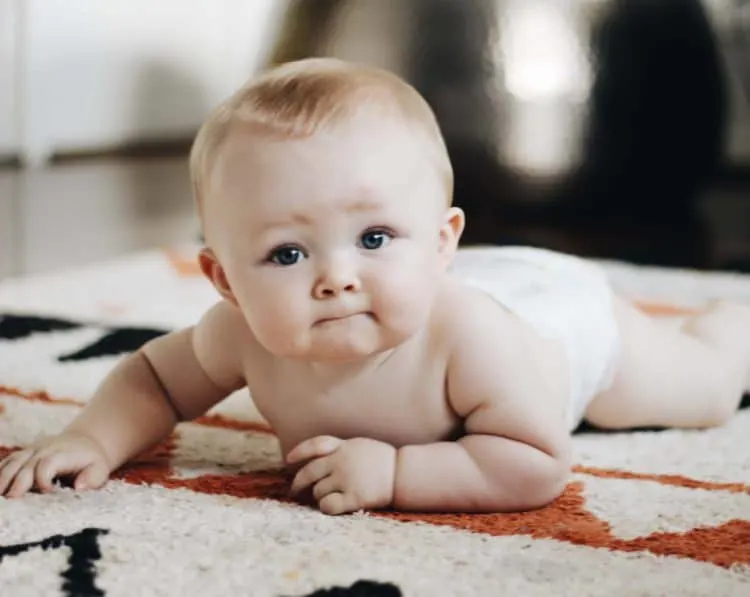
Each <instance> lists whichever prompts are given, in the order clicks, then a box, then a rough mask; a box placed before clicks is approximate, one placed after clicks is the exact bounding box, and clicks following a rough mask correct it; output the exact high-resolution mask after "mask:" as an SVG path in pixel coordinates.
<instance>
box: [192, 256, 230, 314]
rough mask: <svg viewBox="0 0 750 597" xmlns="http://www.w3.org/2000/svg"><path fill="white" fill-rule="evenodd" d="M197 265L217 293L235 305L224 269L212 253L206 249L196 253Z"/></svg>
mask: <svg viewBox="0 0 750 597" xmlns="http://www.w3.org/2000/svg"><path fill="white" fill-rule="evenodd" d="M198 263H199V264H200V268H201V271H202V272H203V275H204V276H206V278H208V280H209V282H211V284H213V285H214V288H216V290H217V292H218V293H219V294H220V295H221V296H222V297H223V298H225V299H226V300H228V301H229V302H230V303H232V304H233V305H237V299H236V298H235V296H234V293H233V292H232V288H231V286H229V282H228V281H227V276H226V273H224V268H223V267H222V266H221V263H219V260H218V259H217V257H216V255H215V254H214V252H213V251H212V250H211V249H208V248H203V249H201V250H200V253H198Z"/></svg>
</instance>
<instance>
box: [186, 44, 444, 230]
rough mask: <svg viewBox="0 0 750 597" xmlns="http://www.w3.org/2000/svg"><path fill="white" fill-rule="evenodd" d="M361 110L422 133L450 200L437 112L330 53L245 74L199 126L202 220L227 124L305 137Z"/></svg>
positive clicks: (377, 74)
mask: <svg viewBox="0 0 750 597" xmlns="http://www.w3.org/2000/svg"><path fill="white" fill-rule="evenodd" d="M363 110H365V111H368V112H369V113H373V112H374V113H377V114H379V115H385V116H386V117H391V118H394V117H395V118H398V119H400V120H402V121H403V122H404V123H405V124H407V125H409V126H412V128H413V129H414V130H415V132H416V133H417V134H418V136H420V137H422V139H423V140H424V145H425V150H426V152H427V153H428V155H430V157H431V159H432V160H433V162H434V163H435V166H436V168H437V170H438V175H439V176H440V177H441V178H442V180H443V182H444V185H445V189H446V195H447V200H448V203H450V202H451V198H452V195H453V171H452V168H451V165H450V160H449V158H448V153H447V150H446V147H445V143H444V140H443V137H442V134H441V132H440V128H439V126H438V123H437V121H436V119H435V115H434V113H433V112H432V110H431V108H430V107H429V105H428V104H427V102H426V101H425V100H424V98H423V97H422V96H421V95H420V94H419V93H418V92H417V91H416V90H415V89H414V88H413V87H412V86H410V85H409V84H407V83H406V82H405V81H403V80H402V79H400V78H399V77H397V76H396V75H393V74H391V73H389V72H387V71H384V70H381V69H377V68H373V67H366V66H361V65H355V64H352V63H348V62H344V61H340V60H336V59H330V58H308V59H304V60H298V61H294V62H287V63H284V64H282V65H280V66H276V67H274V68H271V69H269V70H267V71H265V72H264V73H262V74H261V75H260V76H258V77H255V78H253V79H251V80H250V81H249V82H248V83H247V84H245V85H244V86H243V87H241V88H240V89H239V90H238V91H236V92H235V93H234V94H233V95H232V96H230V97H229V98H228V99H227V100H226V101H224V102H223V103H221V104H220V105H219V106H217V107H216V108H215V109H214V110H213V111H212V112H211V114H210V115H209V117H208V119H207V120H206V121H205V122H204V123H203V125H202V126H201V128H200V130H199V131H198V134H197V136H196V138H195V141H194V143H193V146H192V149H191V152H190V175H191V180H192V185H193V194H194V198H195V201H196V204H197V207H198V212H199V215H200V217H201V220H203V215H204V214H203V211H204V209H203V208H204V204H205V196H206V191H207V186H208V184H207V183H208V181H209V179H210V175H211V171H212V168H213V166H214V161H215V159H216V156H217V154H218V152H219V151H220V149H221V145H222V144H223V143H224V141H225V140H226V138H227V137H228V135H229V132H230V130H231V129H232V128H233V127H235V126H239V127H243V128H245V129H246V130H251V131H253V132H257V133H259V134H261V135H266V136H273V137H281V138H290V139H293V138H304V137H307V136H311V135H313V134H314V133H315V132H317V131H319V130H321V129H323V128H326V127H331V126H335V125H337V124H340V123H342V122H345V121H347V120H348V119H351V118H353V117H354V116H355V114H358V113H360V112H361V111H363Z"/></svg>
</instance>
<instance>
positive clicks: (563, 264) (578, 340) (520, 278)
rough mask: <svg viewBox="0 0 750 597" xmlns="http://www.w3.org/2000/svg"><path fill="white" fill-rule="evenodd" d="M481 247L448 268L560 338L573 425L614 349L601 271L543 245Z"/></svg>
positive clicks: (603, 385)
mask: <svg viewBox="0 0 750 597" xmlns="http://www.w3.org/2000/svg"><path fill="white" fill-rule="evenodd" d="M481 252H482V257H481V259H480V260H474V261H472V259H471V258H470V257H469V256H467V255H466V254H464V255H463V256H462V257H463V258H461V259H458V260H457V263H456V266H455V267H454V273H455V274H456V275H457V276H458V277H459V278H461V279H463V280H465V281H466V282H467V283H469V284H471V285H473V286H476V287H479V288H481V289H482V290H484V291H485V292H487V293H489V294H490V295H492V296H493V297H494V298H495V299H496V300H497V301H499V302H500V303H501V304H502V305H504V306H505V307H506V308H507V309H509V310H510V311H512V312H513V313H515V314H516V315H518V316H519V317H520V318H522V319H523V320H524V321H526V322H527V323H529V324H530V325H532V326H533V327H534V328H535V329H536V330H537V331H538V332H539V333H540V334H542V335H544V336H545V337H550V336H551V337H555V338H558V339H560V340H561V341H562V342H563V344H564V346H565V348H566V352H567V356H568V358H569V365H570V409H569V412H568V422H569V428H570V429H571V430H572V429H575V428H576V427H577V426H578V424H579V423H580V422H581V420H582V418H583V416H584V414H585V411H586V408H587V407H588V404H589V402H590V401H591V400H592V399H593V398H594V396H596V395H597V394H598V393H599V392H601V391H602V390H605V389H607V388H608V387H609V386H610V384H611V383H612V379H613V377H614V372H615V366H616V362H617V358H618V356H619V351H620V337H619V332H618V329H617V323H616V321H615V317H614V313H613V309H612V299H613V295H612V290H611V287H610V285H609V282H608V280H607V278H606V276H605V274H604V272H603V271H602V270H601V269H600V268H599V267H598V266H597V265H596V264H594V263H591V262H589V261H585V260H584V259H580V258H577V257H573V256H571V255H567V254H563V253H557V252H553V251H548V250H545V249H536V248H529V247H498V248H493V249H489V248H488V249H482V250H481ZM468 253H475V256H479V253H477V252H475V251H472V250H469V251H468Z"/></svg>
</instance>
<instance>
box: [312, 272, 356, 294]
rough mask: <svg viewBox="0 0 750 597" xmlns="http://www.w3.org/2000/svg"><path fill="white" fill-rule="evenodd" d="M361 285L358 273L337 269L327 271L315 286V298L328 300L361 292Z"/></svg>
mask: <svg viewBox="0 0 750 597" xmlns="http://www.w3.org/2000/svg"><path fill="white" fill-rule="evenodd" d="M360 289H361V284H360V281H359V278H358V276H357V275H356V272H354V271H353V270H349V269H343V268H340V269H339V268H337V269H328V270H326V271H325V272H324V273H323V275H322V276H321V277H320V279H319V280H318V281H317V283H316V284H315V288H314V290H313V294H314V296H315V298H318V299H326V298H332V297H335V296H338V295H340V294H342V293H349V292H359V291H360Z"/></svg>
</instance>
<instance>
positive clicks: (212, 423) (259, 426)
mask: <svg viewBox="0 0 750 597" xmlns="http://www.w3.org/2000/svg"><path fill="white" fill-rule="evenodd" d="M3 394H5V395H6V396H10V397H12V398H20V399H21V400H27V401H29V402H44V403H46V404H62V405H68V406H78V407H81V408H82V407H84V406H86V403H85V402H82V401H80V400H74V399H72V398H60V397H56V396H52V395H51V394H49V393H47V392H44V391H23V390H19V389H18V388H12V387H10V386H4V385H0V395H3ZM0 407H2V405H0ZM0 412H2V411H0ZM190 423H194V424H196V425H202V426H204V427H218V428H221V429H231V430H232V431H255V432H257V433H271V434H273V430H272V429H271V428H270V427H269V426H268V425H267V424H266V423H262V422H260V421H241V420H239V419H231V418H229V417H225V416H224V415H220V414H208V415H203V416H201V417H198V418H197V419H195V420H193V421H190Z"/></svg>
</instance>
